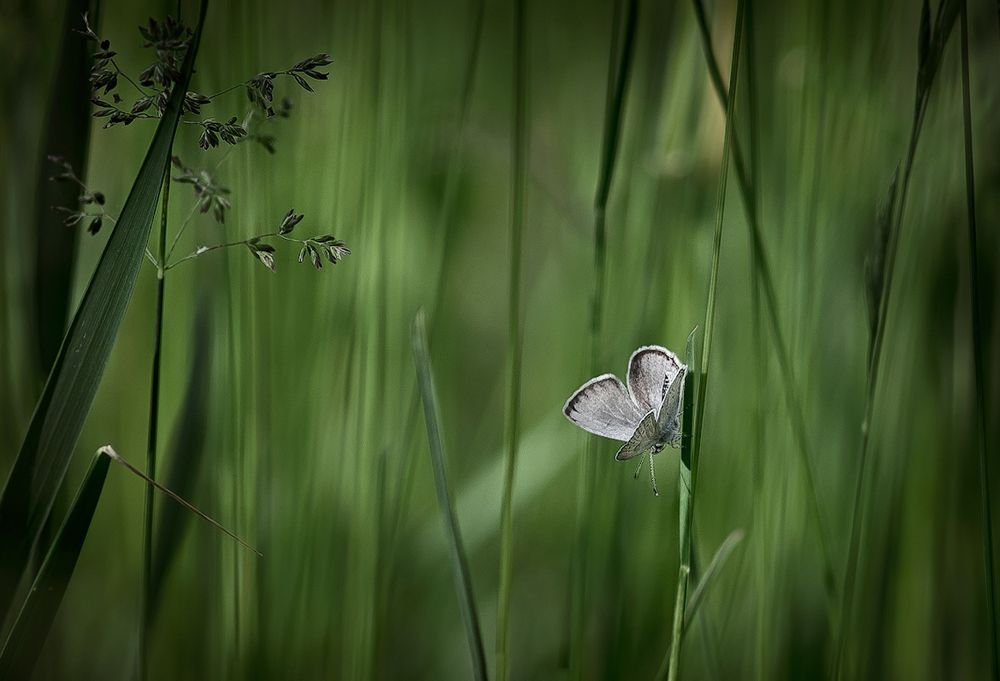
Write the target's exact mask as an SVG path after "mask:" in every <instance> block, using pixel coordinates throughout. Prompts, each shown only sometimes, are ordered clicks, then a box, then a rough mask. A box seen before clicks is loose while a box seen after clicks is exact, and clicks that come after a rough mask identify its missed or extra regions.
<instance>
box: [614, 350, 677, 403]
mask: <svg viewBox="0 0 1000 681" xmlns="http://www.w3.org/2000/svg"><path fill="white" fill-rule="evenodd" d="M683 366H684V365H683V364H682V363H681V361H680V360H679V359H678V358H677V355H675V354H674V353H672V352H670V350H667V349H666V348H664V347H662V346H660V345H644V346H642V347H641V348H639V349H638V350H636V351H635V352H633V353H632V356H631V357H630V358H629V360H628V390H629V394H630V395H631V396H632V399H633V401H635V403H636V405H637V406H638V407H639V411H641V412H642V413H643V414H645V413H646V412H647V411H655V412H657V413H659V411H660V405H661V404H662V403H663V386H664V385H665V384H666V382H667V381H668V380H673V378H674V376H676V375H677V374H678V372H679V371H680V370H681V367H683Z"/></svg>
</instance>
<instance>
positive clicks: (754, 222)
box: [693, 0, 835, 599]
mask: <svg viewBox="0 0 1000 681" xmlns="http://www.w3.org/2000/svg"><path fill="white" fill-rule="evenodd" d="M693 2H694V7H695V14H696V16H697V18H698V24H699V33H700V36H701V40H702V47H703V51H704V53H705V59H706V60H707V61H708V64H709V67H708V70H709V75H710V77H711V80H712V85H713V89H714V90H715V93H716V96H717V97H718V98H719V102H720V104H721V105H722V106H723V108H724V109H725V110H726V111H727V117H728V116H729V115H730V114H729V112H730V110H731V106H730V104H731V101H730V100H731V99H732V98H733V97H734V96H735V91H736V88H735V87H733V86H732V83H733V81H732V79H731V78H730V84H731V86H730V92H728V93H727V91H726V87H725V84H724V83H723V82H722V78H721V73H720V71H719V68H718V63H717V62H716V59H715V53H714V52H713V50H712V42H711V34H710V33H709V32H708V24H707V22H706V20H705V10H704V6H703V4H702V0H693ZM730 142H731V145H732V154H733V160H734V165H735V167H736V182H737V188H738V189H739V191H740V197H741V199H742V201H743V208H744V210H745V211H746V217H747V229H748V230H749V237H750V249H751V251H750V252H751V257H752V258H753V259H754V261H755V262H756V263H757V264H756V269H757V272H758V275H757V283H758V285H759V286H760V288H761V290H762V291H763V293H764V303H765V308H766V312H767V319H768V324H769V326H770V330H771V335H772V336H773V338H774V344H775V351H776V353H777V355H778V367H779V369H780V372H781V378H782V384H783V386H782V387H783V390H782V393H783V395H784V398H785V405H786V407H787V409H788V411H789V414H790V416H791V421H792V424H791V425H792V434H793V436H794V438H795V443H796V451H797V452H798V455H799V458H800V459H801V462H802V468H803V472H804V474H805V479H806V487H807V490H808V494H807V496H808V498H809V508H810V513H811V514H812V515H813V516H814V518H815V522H816V526H817V528H818V537H819V542H820V550H821V553H822V556H823V585H824V587H825V588H826V593H827V598H828V599H832V598H833V593H834V590H835V584H834V582H835V577H834V572H833V561H832V558H831V556H830V550H829V541H828V539H827V533H826V530H825V525H824V522H823V517H822V513H821V510H820V504H819V494H818V492H817V487H816V479H815V474H814V473H813V465H812V455H811V453H810V446H809V438H808V434H807V432H806V424H805V415H804V412H803V409H802V403H801V400H800V399H799V396H798V389H797V385H796V380H795V375H794V371H793V369H792V362H791V357H790V355H789V351H788V344H787V342H786V341H785V336H784V332H783V331H782V326H781V320H780V318H779V316H778V300H777V298H778V297H777V293H776V292H775V285H774V277H773V275H772V273H771V267H770V264H769V262H768V259H767V252H766V251H765V249H764V241H763V237H762V235H761V231H760V222H759V216H758V211H757V204H756V201H755V199H754V191H753V188H754V182H755V179H754V178H753V177H752V176H751V175H750V174H749V172H748V170H747V165H746V162H745V160H744V157H743V152H742V148H741V146H740V142H739V136H738V134H737V132H736V131H735V130H733V131H732V139H731V141H730ZM705 337H706V340H708V338H709V330H708V329H707V328H706V329H705ZM699 414H700V410H699ZM699 420H700V416H699ZM699 430H700V429H699Z"/></svg>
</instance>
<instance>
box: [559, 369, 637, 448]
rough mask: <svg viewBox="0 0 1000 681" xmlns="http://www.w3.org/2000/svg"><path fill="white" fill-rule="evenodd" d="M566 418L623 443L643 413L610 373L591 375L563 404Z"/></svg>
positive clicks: (597, 433)
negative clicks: (594, 376)
mask: <svg viewBox="0 0 1000 681" xmlns="http://www.w3.org/2000/svg"><path fill="white" fill-rule="evenodd" d="M563 413H564V414H565V415H566V418H568V419H569V420H570V421H572V422H573V423H575V424H576V425H578V426H580V427H581V428H583V429H584V430H586V431H587V432H588V433H593V434H594V435H600V436H602V437H607V438H611V439H612V440H619V441H621V442H627V441H628V440H629V438H631V437H632V434H633V433H634V432H635V430H636V427H637V426H638V425H639V422H640V421H641V420H642V414H643V412H640V411H639V407H637V406H636V404H635V403H634V402H633V401H632V399H631V398H630V397H629V392H628V389H627V388H626V387H625V386H624V385H623V384H622V382H621V381H620V380H618V377H617V376H615V375H614V374H604V375H602V376H598V377H597V378H592V379H590V380H589V381H587V382H586V383H584V384H583V385H582V386H580V389H579V390H577V391H576V392H575V393H573V394H572V395H571V396H570V398H569V399H568V400H566V404H565V405H564V406H563Z"/></svg>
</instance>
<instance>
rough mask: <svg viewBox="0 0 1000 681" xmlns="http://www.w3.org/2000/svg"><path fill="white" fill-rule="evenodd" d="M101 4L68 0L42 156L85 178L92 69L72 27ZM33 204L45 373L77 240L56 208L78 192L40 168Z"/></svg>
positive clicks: (60, 330) (62, 324)
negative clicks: (57, 159)
mask: <svg viewBox="0 0 1000 681" xmlns="http://www.w3.org/2000/svg"><path fill="white" fill-rule="evenodd" d="M99 6H100V2H99V0H70V1H69V2H67V3H66V11H65V19H64V25H63V30H62V40H61V43H62V47H61V49H60V53H59V64H58V66H57V68H56V75H55V79H54V80H53V82H52V90H51V94H50V96H49V102H50V104H49V110H48V112H47V113H46V120H45V128H44V130H45V133H44V139H43V140H42V152H43V154H44V155H45V156H61V157H63V158H64V159H65V160H66V162H67V163H69V164H70V165H72V166H73V168H74V169H75V170H76V172H77V173H78V174H79V175H80V177H86V170H87V150H88V149H89V148H90V127H91V126H90V124H91V118H90V81H89V79H88V77H89V75H90V65H91V62H92V59H91V56H90V53H91V50H90V46H89V45H88V42H89V39H88V38H87V37H86V36H84V35H83V34H82V33H79V32H77V31H74V30H73V29H74V28H76V27H77V26H78V25H79V22H80V17H81V16H82V15H84V14H85V13H87V11H88V10H90V12H89V14H90V17H91V20H92V21H93V22H94V25H97V16H98V7H99ZM38 168H39V170H38V179H37V183H36V187H37V192H36V193H37V200H36V206H35V221H36V224H35V238H36V243H35V267H34V285H33V292H34V322H35V328H34V329H33V332H34V336H35V343H36V344H37V347H38V357H37V361H38V374H39V376H41V377H44V376H46V375H47V374H48V372H49V369H50V368H51V367H52V363H53V362H54V361H55V359H56V356H57V354H58V353H59V344H60V343H61V342H62V339H63V334H64V333H66V320H67V317H68V316H69V306H70V294H71V291H72V287H73V268H74V264H75V261H76V242H77V237H78V235H79V233H80V230H79V229H75V228H67V227H66V225H64V224H63V216H62V215H60V214H59V213H57V212H55V211H54V210H52V209H53V208H54V207H55V206H64V207H67V208H68V207H74V208H75V207H76V206H77V203H78V201H79V195H80V188H79V187H77V186H76V185H74V184H73V183H70V182H50V181H49V171H50V170H51V167H50V165H49V164H48V163H46V162H44V161H42V162H41V163H40V164H39V166H38Z"/></svg>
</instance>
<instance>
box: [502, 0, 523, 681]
mask: <svg viewBox="0 0 1000 681" xmlns="http://www.w3.org/2000/svg"><path fill="white" fill-rule="evenodd" d="M525 4H526V3H525V1H524V0H516V1H515V2H514V69H513V71H514V74H513V75H514V78H513V84H514V88H513V89H514V106H513V128H514V135H513V140H512V144H511V171H510V185H511V186H510V189H511V207H510V275H509V277H510V291H509V294H508V302H509V308H508V318H507V324H508V329H509V333H510V337H509V338H508V339H507V371H508V374H507V408H506V409H505V410H504V420H505V424H504V441H505V445H506V447H505V448H506V450H507V452H506V454H507V456H506V465H505V467H504V482H503V497H502V499H501V502H500V585H499V593H498V595H497V599H498V600H497V638H496V671H497V678H498V679H500V681H506V679H507V677H508V673H509V670H508V660H509V657H510V646H509V634H510V599H511V589H512V588H513V581H514V474H515V472H516V470H517V447H518V435H519V426H520V424H519V421H520V413H521V363H522V356H523V350H522V344H521V335H522V334H521V235H522V232H523V231H524V213H525V208H524V194H525V182H526V179H527V175H528V131H527V123H526V121H527V111H526V110H527V102H526V99H527V96H526V90H527V79H528V73H527V51H528V47H527V44H526V42H527V41H526V35H525V34H526V28H525V24H526V18H525V14H526V11H527V8H526V7H525Z"/></svg>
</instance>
